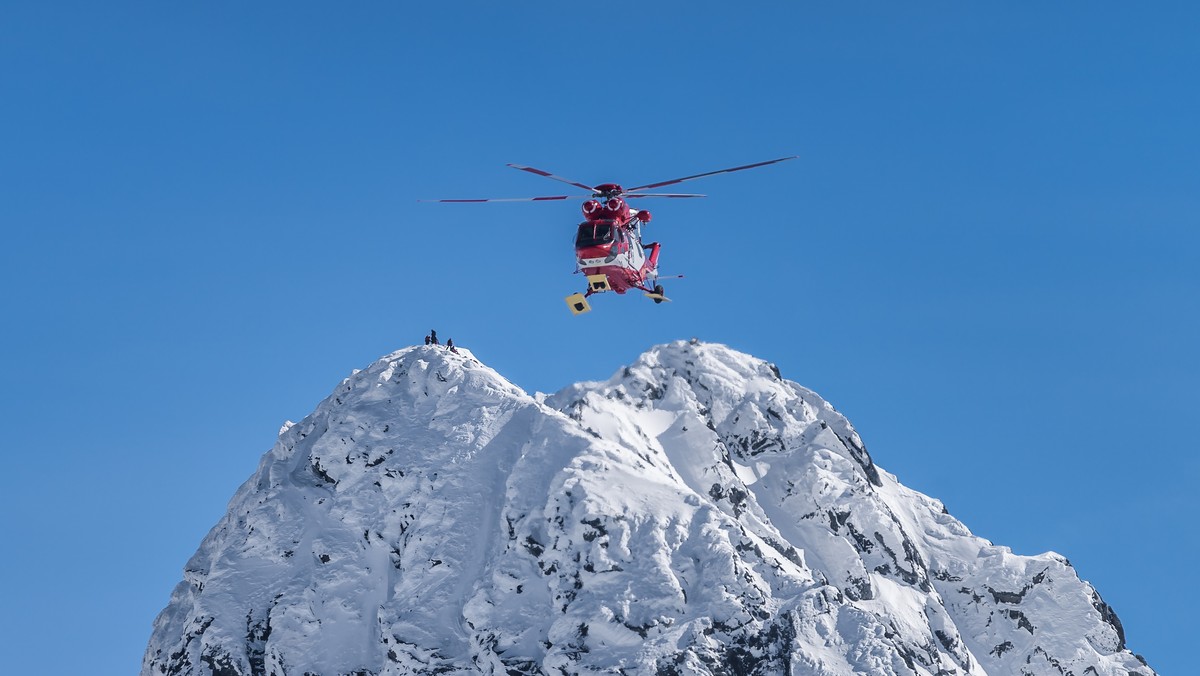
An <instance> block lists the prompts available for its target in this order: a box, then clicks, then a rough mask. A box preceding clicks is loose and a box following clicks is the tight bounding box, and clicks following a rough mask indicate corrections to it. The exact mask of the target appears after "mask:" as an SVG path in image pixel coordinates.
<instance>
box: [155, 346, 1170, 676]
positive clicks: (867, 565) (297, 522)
mask: <svg viewBox="0 0 1200 676" xmlns="http://www.w3.org/2000/svg"><path fill="white" fill-rule="evenodd" d="M1022 670H1024V673H1030V674H1041V673H1060V674H1061V673H1067V672H1074V673H1096V674H1118V673H1119V674H1122V675H1123V676H1124V675H1126V674H1133V673H1138V674H1143V675H1148V674H1152V673H1154V672H1153V670H1151V669H1150V668H1149V667H1148V666H1146V665H1145V664H1144V663H1143V662H1142V661H1140V658H1137V657H1136V656H1134V655H1133V654H1132V653H1130V652H1129V651H1128V650H1127V649H1126V647H1125V645H1124V635H1123V630H1122V628H1121V626H1120V623H1119V620H1117V619H1116V615H1115V613H1113V612H1112V610H1111V608H1109V607H1108V606H1107V605H1106V604H1104V602H1103V601H1102V600H1101V599H1100V597H1099V595H1098V594H1097V593H1096V592H1095V590H1094V589H1093V588H1092V587H1091V585H1088V584H1087V583H1086V582H1083V581H1082V580H1079V578H1078V576H1077V575H1076V574H1075V573H1074V570H1073V569H1072V568H1071V567H1070V564H1069V563H1068V562H1067V561H1066V559H1064V558H1062V557H1061V556H1058V555H1056V554H1053V553H1046V554H1042V555H1038V556H1035V557H1022V556H1017V555H1014V554H1012V553H1011V551H1009V550H1008V549H1007V548H1004V547H997V546H995V545H993V544H992V543H990V542H987V541H985V540H982V539H980V538H977V537H975V536H973V535H972V534H971V533H970V531H969V530H968V529H967V528H966V527H965V526H964V525H963V524H961V523H960V522H958V521H957V520H956V519H954V518H953V517H952V516H950V515H949V514H948V513H946V511H945V508H944V507H943V506H942V505H941V503H939V502H937V501H936V500H934V499H932V498H929V497H927V496H924V495H922V494H920V493H917V492H915V491H911V490H910V489H907V488H905V487H904V486H902V485H901V484H899V482H898V481H897V480H896V478H895V477H894V476H893V475H891V474H889V473H887V472H886V471H883V470H881V469H879V468H878V467H876V465H875V464H874V461H873V460H872V458H871V456H870V454H869V453H868V452H867V450H866V446H865V444H863V442H862V440H861V438H859V435H858V433H857V432H856V431H855V430H854V428H853V426H852V425H851V424H850V422H849V421H848V420H847V419H846V418H845V417H844V416H842V415H841V414H840V413H838V412H837V411H836V410H835V409H834V408H833V407H832V406H831V405H829V404H828V402H825V400H823V399H821V398H820V397H819V396H818V395H816V394H815V393H813V392H812V391H810V390H807V389H806V388H803V387H802V386H800V385H797V384H796V383H792V382H791V381H787V380H785V379H783V378H782V376H781V375H780V374H779V371H778V369H777V368H774V367H773V366H772V365H771V364H770V363H768V362H765V361H763V360H760V359H757V358H754V357H751V356H749V355H744V354H742V353H739V352H736V351H734V350H732V349H730V348H727V347H725V346H721V345H715V344H708V343H701V342H698V341H677V342H675V343H670V344H667V345H660V346H656V347H654V348H652V349H651V350H649V351H647V352H646V353H644V354H643V355H642V356H641V357H639V358H638V359H637V360H636V361H635V362H634V363H633V364H631V365H629V366H628V367H625V368H623V369H619V370H618V371H617V373H616V374H614V375H613V376H612V377H611V378H610V379H608V380H607V381H600V382H589V383H578V384H575V385H569V386H567V387H566V388H564V389H563V390H561V391H560V392H558V393H555V394H553V395H545V396H542V395H538V396H530V395H529V394H527V393H525V392H524V391H523V390H521V389H520V388H518V387H516V386H515V385H512V383H509V382H508V381H507V380H506V379H504V378H503V377H502V376H501V375H500V374H498V373H496V372H495V371H494V370H492V369H490V368H488V367H487V366H485V365H483V364H481V363H480V362H479V361H478V360H476V359H475V358H474V356H473V355H472V354H471V353H470V352H469V351H466V350H462V349H461V348H460V352H459V353H458V354H453V353H450V352H448V351H446V350H444V349H442V348H438V347H421V346H417V347H412V348H406V349H402V350H399V351H397V352H394V353H392V354H391V355H388V356H386V357H384V358H382V359H380V360H378V361H376V362H374V363H373V364H371V365H370V366H369V367H367V368H366V369H363V370H361V371H356V372H355V373H354V374H352V375H351V376H350V377H349V378H347V379H345V380H344V381H343V382H342V383H341V385H339V386H338V388H337V389H335V391H334V392H333V393H332V394H331V395H330V396H329V397H328V398H326V399H325V400H324V401H322V402H321V403H320V404H319V405H318V406H317V408H316V410H314V412H313V413H312V414H310V415H309V416H307V417H306V418H305V419H304V420H302V421H301V422H299V423H295V424H288V425H285V426H284V429H283V430H281V434H280V437H279V441H278V442H277V443H276V445H275V447H274V448H272V449H271V451H269V452H268V453H267V454H266V455H264V457H263V460H262V461H261V462H260V464H259V468H258V470H257V471H256V473H255V475H254V476H252V477H251V478H250V479H249V480H248V481H247V482H246V483H245V484H243V486H242V487H241V488H239V490H238V491H237V493H236V494H235V496H234V498H233V499H232V500H231V502H230V510H229V513H227V515H226V516H225V517H224V518H223V519H222V520H221V522H219V523H218V524H217V526H216V527H214V529H213V531H212V532H210V533H209V535H208V536H207V537H206V538H205V540H204V542H203V543H202V544H201V547H200V550H199V551H198V552H197V554H196V555H195V556H194V557H193V558H192V560H191V561H189V563H188V564H187V566H186V568H185V576H184V580H183V581H182V582H181V583H180V584H179V585H178V586H177V587H176V590H175V592H174V593H173V594H172V600H171V603H170V605H168V607H167V608H166V609H164V611H163V612H162V614H160V616H159V618H158V619H157V620H156V622H155V630H154V634H153V636H152V637H151V641H150V644H149V646H148V647H147V652H146V656H145V659H144V661H143V670H142V673H143V674H147V675H148V674H160V675H168V674H170V675H182V674H205V675H208V674H213V675H216V676H233V675H235V674H236V675H237V676H252V675H256V674H285V673H287V674H300V673H314V674H322V675H327V674H373V675H376V676H380V675H382V674H401V673H505V674H520V673H529V674H533V673H602V672H603V673H662V674H670V673H680V674H682V673H764V674H765V673H805V674H808V673H811V674H830V675H833V674H848V673H862V672H864V671H866V672H870V673H895V674H910V673H911V674H922V673H929V674H935V673H939V674H984V673H1022Z"/></svg>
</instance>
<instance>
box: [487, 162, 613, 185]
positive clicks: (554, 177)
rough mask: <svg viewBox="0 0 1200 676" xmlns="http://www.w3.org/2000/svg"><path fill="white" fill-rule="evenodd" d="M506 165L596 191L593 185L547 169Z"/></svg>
mask: <svg viewBox="0 0 1200 676" xmlns="http://www.w3.org/2000/svg"><path fill="white" fill-rule="evenodd" d="M508 166H510V167H512V168H513V169H520V170H521V171H528V172H529V173H531V174H537V175H538V176H545V177H546V178H552V179H554V180H556V181H562V182H563V183H567V184H569V185H573V186H575V187H576V188H583V189H584V190H589V191H591V192H596V189H595V188H593V187H592V186H590V185H584V184H582V183H577V182H575V181H572V180H570V179H567V178H563V177H562V176H555V175H554V174H551V173H550V172H548V171H542V170H541V169H534V168H533V167H526V166H523V165H520V164H509V165H508Z"/></svg>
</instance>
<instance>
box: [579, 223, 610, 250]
mask: <svg viewBox="0 0 1200 676" xmlns="http://www.w3.org/2000/svg"><path fill="white" fill-rule="evenodd" d="M612 241H613V227H612V225H611V224H609V223H580V224H579V234H577V235H576V236H575V246H577V247H584V246H601V245H603V244H610V243H612Z"/></svg>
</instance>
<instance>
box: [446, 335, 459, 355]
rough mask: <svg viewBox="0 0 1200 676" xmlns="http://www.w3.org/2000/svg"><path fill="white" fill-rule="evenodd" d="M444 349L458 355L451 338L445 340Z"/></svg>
mask: <svg viewBox="0 0 1200 676" xmlns="http://www.w3.org/2000/svg"><path fill="white" fill-rule="evenodd" d="M446 347H448V348H450V351H451V352H453V353H454V354H458V350H456V349H454V339H453V338H447V339H446Z"/></svg>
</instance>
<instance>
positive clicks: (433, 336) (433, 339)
mask: <svg viewBox="0 0 1200 676" xmlns="http://www.w3.org/2000/svg"><path fill="white" fill-rule="evenodd" d="M429 344H430V345H438V344H439V343H438V339H437V330H435V329H429Z"/></svg>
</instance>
